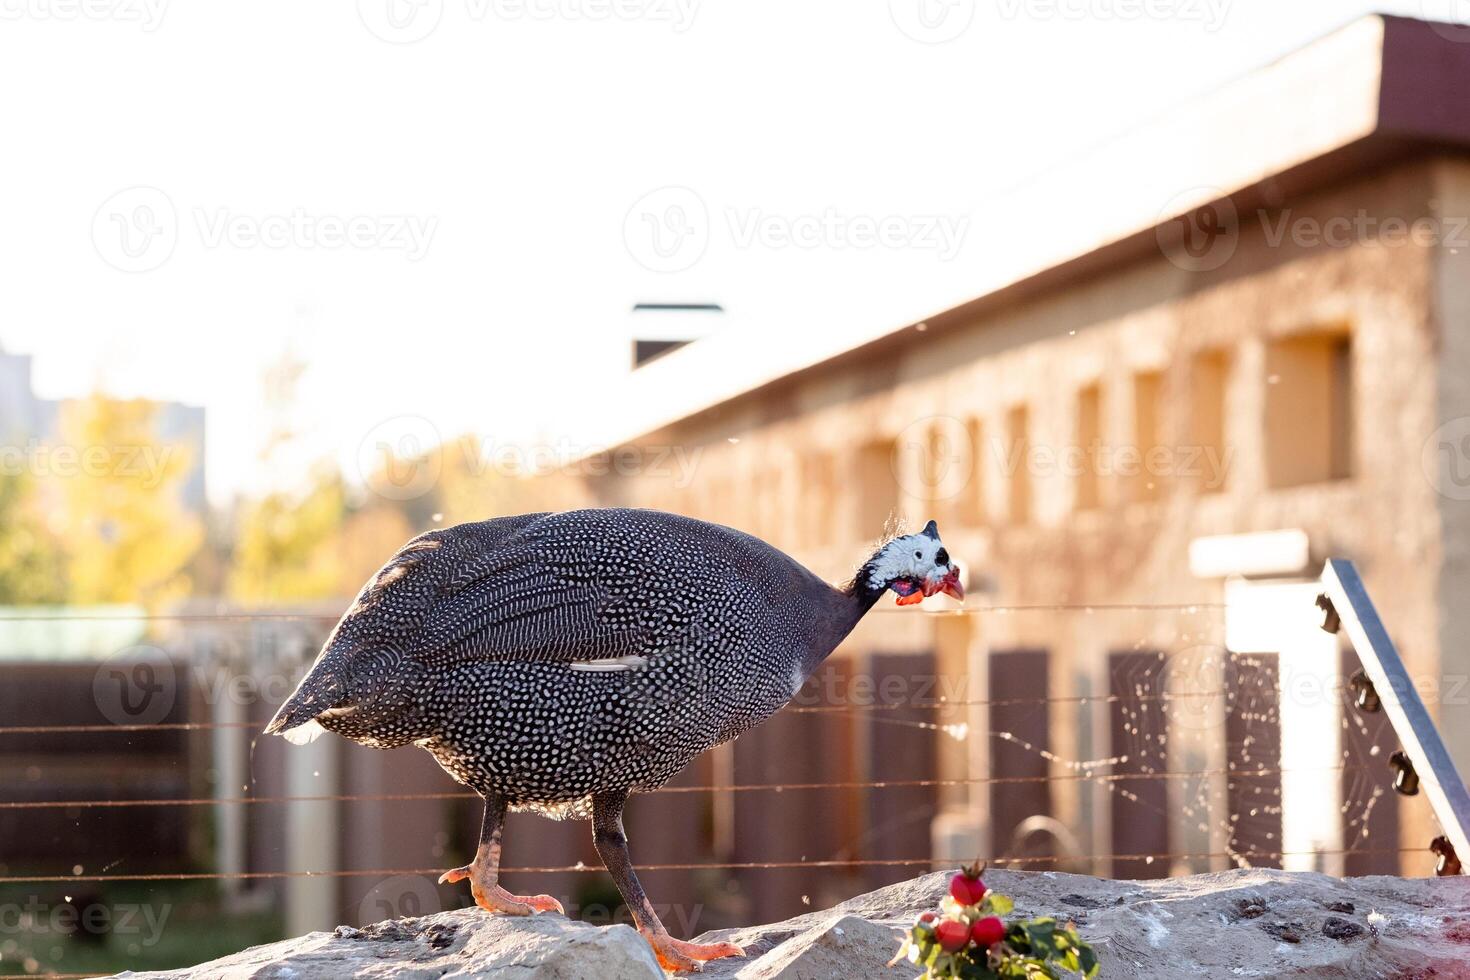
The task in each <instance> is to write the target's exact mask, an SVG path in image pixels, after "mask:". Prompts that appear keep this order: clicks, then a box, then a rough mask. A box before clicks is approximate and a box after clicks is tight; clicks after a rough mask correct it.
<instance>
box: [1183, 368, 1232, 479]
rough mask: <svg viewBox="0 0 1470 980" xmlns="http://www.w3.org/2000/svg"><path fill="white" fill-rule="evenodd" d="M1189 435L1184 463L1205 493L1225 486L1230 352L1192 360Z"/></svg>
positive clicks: (1228, 464)
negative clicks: (1226, 400) (1226, 404)
mask: <svg viewBox="0 0 1470 980" xmlns="http://www.w3.org/2000/svg"><path fill="white" fill-rule="evenodd" d="M1189 370H1190V374H1189V433H1190V435H1189V438H1190V445H1189V447H1188V448H1187V452H1186V453H1185V454H1184V459H1183V462H1184V463H1185V464H1186V468H1187V470H1188V472H1187V475H1188V476H1189V477H1190V479H1191V480H1192V481H1193V483H1194V486H1195V488H1196V489H1197V490H1198V491H1199V492H1201V493H1216V492H1218V491H1220V490H1223V489H1224V488H1225V476H1226V473H1227V472H1228V470H1229V466H1230V453H1229V452H1228V451H1227V450H1226V448H1225V391H1226V384H1227V381H1228V379H1229V377H1230V355H1229V354H1228V353H1227V352H1226V351H1223V350H1207V351H1200V352H1198V353H1196V354H1195V355H1194V357H1193V358H1191V359H1190V368H1189Z"/></svg>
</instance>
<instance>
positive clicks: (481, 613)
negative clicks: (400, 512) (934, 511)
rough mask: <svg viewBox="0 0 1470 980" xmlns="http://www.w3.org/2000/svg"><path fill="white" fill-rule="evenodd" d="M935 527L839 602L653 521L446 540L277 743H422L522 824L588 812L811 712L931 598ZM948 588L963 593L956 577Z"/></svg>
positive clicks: (388, 594)
mask: <svg viewBox="0 0 1470 980" xmlns="http://www.w3.org/2000/svg"><path fill="white" fill-rule="evenodd" d="M942 552H943V547H942V545H940V544H939V538H938V532H937V529H936V528H935V527H934V525H933V524H932V522H931V524H930V525H929V527H928V528H927V529H926V530H925V531H924V532H921V533H920V534H918V535H910V536H907V537H903V538H896V539H894V540H893V541H891V542H889V543H888V544H887V545H885V546H884V548H882V549H880V550H879V551H878V552H877V553H876V554H874V556H873V557H872V558H871V559H870V560H869V561H868V562H867V563H866V564H865V565H864V566H863V567H862V568H861V569H860V570H859V572H858V574H857V576H856V577H855V578H854V580H853V584H852V585H850V586H849V587H847V588H846V589H835V588H833V587H831V586H829V585H827V584H826V583H824V582H822V581H821V580H820V579H818V578H817V577H816V576H815V575H813V574H812V573H811V572H809V571H807V570H806V569H805V568H803V567H802V566H801V565H799V564H798V563H797V562H795V561H793V560H792V559H791V558H789V557H787V556H786V555H785V554H783V553H781V552H780V551H778V550H776V549H775V548H773V547H771V546H770V545H768V544H766V543H765V542H763V541H760V540H758V539H757V538H754V537H752V536H750V535H748V534H743V533H741V532H739V531H736V530H733V529H731V528H728V527H722V526H720V525H717V524H710V523H707V522H704V521H698V520H693V519H691V518H687V517H680V516H677V515H674V514H666V513H661V512H658V511H649V510H624V509H607V510H581V511H572V512H567V513H559V514H528V515H524V516H519V517H504V518H499V519H496V520H490V521H483V522H480V523H475V524H462V525H459V526H457V527H451V528H447V529H444V530H438V531H431V532H429V533H427V534H423V535H420V536H419V537H417V538H415V539H413V540H412V541H410V542H409V543H408V544H407V545H405V546H404V547H403V549H402V550H401V551H399V552H398V554H396V555H395V556H394V557H393V558H392V559H391V560H390V561H389V562H388V563H387V564H386V565H384V566H383V568H382V569H381V570H380V571H379V572H378V573H377V574H376V575H374V576H373V578H372V579H371V580H370V581H369V582H368V583H367V585H366V586H364V588H363V590H362V592H361V594H359V595H358V597H357V600H356V601H355V602H354V603H353V605H352V607H351V608H350V609H348V610H347V613H346V614H345V615H344V616H343V617H342V620H341V622H339V623H338V624H337V627H336V629H335V630H333V632H332V635H331V636H330V637H329V638H328V640H327V643H326V645H325V646H324V648H323V650H322V652H321V654H320V655H319V657H318V658H317V661H316V663H315V664H314V665H313V667H312V669H311V671H310V673H309V674H308V675H307V677H306V678H305V680H303V681H302V683H301V685H300V687H299V688H298V689H297V691H296V692H295V693H294V694H293V695H292V696H291V698H290V699H289V700H288V701H287V702H286V703H285V704H284V705H283V706H282V707H281V709H280V711H279V712H278V713H277V715H276V717H275V719H274V720H273V721H272V722H271V724H270V726H269V727H268V728H267V731H268V732H272V733H284V734H286V735H287V737H292V736H299V735H303V734H315V733H319V732H320V731H321V730H322V729H325V730H327V731H332V732H335V733H337V734H340V735H343V736H345V737H347V738H350V739H352V740H354V741H357V742H360V743H362V744H365V745H370V746H375V747H380V748H391V747H394V746H399V745H404V744H407V743H410V742H412V743H414V744H417V745H420V746H422V747H424V748H425V749H427V750H428V751H429V752H430V753H432V754H433V756H434V758H435V759H436V760H438V762H439V764H440V765H441V766H443V767H444V769H445V770H446V771H448V772H449V773H450V775H452V776H453V777H454V778H455V779H457V780H459V781H460V782H462V783H464V784H466V785H468V786H470V787H471V788H472V789H475V790H476V791H477V792H480V793H481V794H482V795H485V794H489V793H496V794H499V795H500V796H502V797H504V798H505V799H506V800H507V801H508V803H509V805H510V806H511V807H512V808H519V809H536V810H541V811H543V812H546V813H548V814H550V815H553V816H573V815H575V816H583V815H585V814H586V812H587V809H588V807H587V801H588V800H589V798H590V796H591V795H592V794H594V793H606V792H610V791H624V792H626V791H635V792H636V791H642V790H650V789H654V788H656V787H658V786H659V785H661V784H662V783H663V782H664V781H665V780H667V779H668V778H669V777H671V776H673V775H674V774H675V773H677V772H678V771H679V770H680V769H682V768H683V767H684V766H685V765H686V764H687V763H688V762H689V761H690V760H691V759H693V758H694V757H695V756H696V755H698V754H699V753H701V752H703V751H705V750H707V749H709V748H712V747H713V746H715V745H718V744H720V743H722V742H725V741H728V740H729V739H731V738H734V737H735V736H737V735H739V734H740V733H741V732H743V731H745V730H747V729H749V728H750V727H752V726H753V725H756V724H758V723H759V722H761V721H762V720H764V719H765V718H767V717H769V716H770V715H771V714H772V713H774V712H775V711H776V710H778V709H779V708H780V707H781V706H782V705H784V704H785V703H786V702H787V701H789V700H790V699H791V697H792V696H793V695H794V694H795V693H796V691H797V689H798V688H799V687H800V686H801V684H802V682H803V681H805V679H806V678H807V676H808V675H809V674H810V673H811V672H812V671H813V670H814V669H815V668H816V666H817V665H818V664H820V663H821V661H822V660H823V659H824V658H825V657H826V656H827V655H828V654H830V653H831V652H832V650H833V649H835V648H836V646H837V644H838V643H840V642H841V641H842V639H843V638H844V637H845V636H846V635H847V634H848V633H849V632H850V631H851V630H852V628H853V627H854V626H855V625H856V624H857V622H858V620H859V619H860V618H861V617H862V615H863V614H864V613H865V612H866V611H867V610H868V609H869V607H871V606H872V604H873V602H874V601H876V599H877V598H878V597H879V596H880V595H881V594H882V593H883V592H884V591H885V590H886V589H888V588H893V590H894V591H896V592H898V593H899V594H900V595H901V596H907V595H911V594H912V593H913V592H914V591H915V590H916V589H919V590H922V592H923V594H925V595H931V594H933V592H934V591H939V590H940V589H941V588H942V586H943V583H944V582H945V581H948V582H950V584H951V585H953V588H954V589H955V590H958V588H959V587H958V584H957V576H958V570H957V569H956V568H954V567H953V566H951V565H948V556H947V554H945V555H943V557H944V559H945V563H944V564H942V565H940V564H938V563H936V560H935V559H936V556H939V555H940V554H941V553H942ZM945 575H948V579H943V576H945Z"/></svg>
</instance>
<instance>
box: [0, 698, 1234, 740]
mask: <svg viewBox="0 0 1470 980" xmlns="http://www.w3.org/2000/svg"><path fill="white" fill-rule="evenodd" d="M1228 695H1229V692H1228V691H1223V690H1212V691H1184V692H1181V693H1178V694H1140V695H1127V694H1095V695H1074V696H1068V697H1055V698H975V699H968V698H967V699H960V700H954V701H946V700H936V701H934V702H933V703H932V704H913V703H909V702H902V701H901V702H895V703H892V704H856V705H851V704H821V705H803V706H791V707H787V708H785V709H784V711H785V712H786V713H788V714H828V713H835V712H846V711H898V710H902V709H904V708H918V709H929V708H962V707H983V706H989V707H1003V706H1014V705H1023V704H1125V703H1126V704H1132V703H1139V704H1142V703H1146V702H1159V703H1168V702H1171V701H1190V700H1197V699H1203V698H1223V697H1227V696H1228ZM260 727H261V723H260V722H258V721H177V722H174V721H171V722H157V723H153V724H147V725H112V724H106V725H102V724H94V725H0V735H49V734H85V733H100V732H168V731H175V732H195V731H213V730H216V729H224V728H260Z"/></svg>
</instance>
